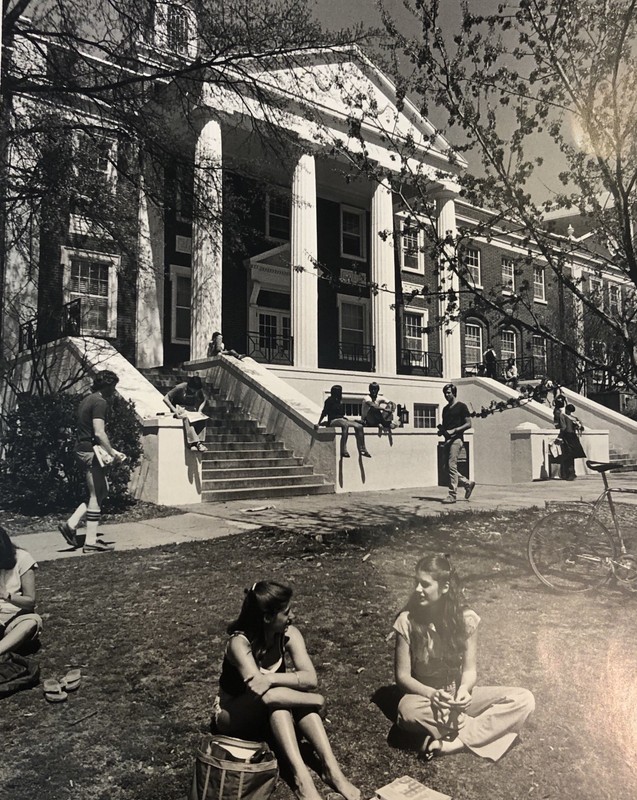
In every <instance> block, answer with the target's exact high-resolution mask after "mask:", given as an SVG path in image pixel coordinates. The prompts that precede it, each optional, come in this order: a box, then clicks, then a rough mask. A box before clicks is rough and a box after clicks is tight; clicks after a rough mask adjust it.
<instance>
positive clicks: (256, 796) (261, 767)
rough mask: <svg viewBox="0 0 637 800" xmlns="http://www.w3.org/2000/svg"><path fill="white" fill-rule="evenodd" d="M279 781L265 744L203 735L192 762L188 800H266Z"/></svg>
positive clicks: (276, 770) (277, 768) (277, 772)
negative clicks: (193, 765) (193, 764)
mask: <svg viewBox="0 0 637 800" xmlns="http://www.w3.org/2000/svg"><path fill="white" fill-rule="evenodd" d="M278 777H279V765H278V764H277V760H276V757H275V755H274V753H273V752H272V751H271V750H270V748H269V747H268V745H267V744H266V742H251V741H248V740H247V739H235V738H234V737H232V736H223V735H221V734H217V733H213V734H206V735H205V736H202V738H201V742H200V743H199V748H198V750H197V755H196V758H195V769H194V774H193V777H192V786H191V790H190V800H268V798H269V797H270V795H271V794H272V792H273V791H274V788H275V786H276V783H277V780H278Z"/></svg>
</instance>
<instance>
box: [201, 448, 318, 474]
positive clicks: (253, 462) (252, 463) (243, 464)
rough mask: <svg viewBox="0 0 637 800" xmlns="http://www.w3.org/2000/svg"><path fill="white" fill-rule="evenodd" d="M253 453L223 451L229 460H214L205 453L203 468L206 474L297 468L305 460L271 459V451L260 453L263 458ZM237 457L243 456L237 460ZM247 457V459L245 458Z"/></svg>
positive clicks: (249, 451)
mask: <svg viewBox="0 0 637 800" xmlns="http://www.w3.org/2000/svg"><path fill="white" fill-rule="evenodd" d="M253 452H254V451H251V450H246V451H245V452H244V451H241V450H236V451H234V452H228V451H225V450H224V451H223V454H224V455H225V456H227V458H217V457H215V458H212V457H211V456H212V455H213V454H212V453H211V452H210V451H208V452H207V453H203V455H202V461H201V466H202V469H203V471H204V472H206V471H207V470H209V469H242V470H243V469H252V468H253V467H297V466H302V464H303V459H302V458H299V457H298V456H279V457H275V458H270V455H271V451H270V450H263V451H258V452H262V453H263V456H262V457H261V458H256V457H253ZM214 453H215V454H217V455H218V454H219V451H218V450H216V451H214ZM237 456H241V457H240V458H237ZM243 456H245V458H244V457H243Z"/></svg>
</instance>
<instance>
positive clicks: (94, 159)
mask: <svg viewBox="0 0 637 800" xmlns="http://www.w3.org/2000/svg"><path fill="white" fill-rule="evenodd" d="M116 159H117V140H116V139H114V138H112V137H110V136H105V135H104V134H101V133H93V132H89V131H81V132H80V133H79V134H78V138H77V158H76V162H75V169H76V170H77V174H78V175H79V177H80V178H82V179H88V180H91V179H92V180H95V179H96V178H97V179H101V180H104V181H114V180H115V178H116V175H117V171H116Z"/></svg>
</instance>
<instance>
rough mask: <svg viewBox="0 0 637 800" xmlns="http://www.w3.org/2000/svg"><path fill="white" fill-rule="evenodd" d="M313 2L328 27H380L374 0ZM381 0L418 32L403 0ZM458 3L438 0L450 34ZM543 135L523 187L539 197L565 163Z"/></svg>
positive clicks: (492, 8)
mask: <svg viewBox="0 0 637 800" xmlns="http://www.w3.org/2000/svg"><path fill="white" fill-rule="evenodd" d="M501 2H502V0H470V8H471V11H472V12H473V13H475V14H481V13H495V12H496V11H497V8H498V5H499V4H500V3H501ZM314 4H315V5H314V9H315V15H316V17H317V19H318V20H319V21H320V22H321V23H322V24H323V25H324V26H325V27H326V28H328V29H331V30H339V29H341V28H347V27H350V26H353V25H356V24H357V23H363V25H365V26H366V27H370V28H373V27H375V26H377V27H380V15H379V13H378V9H377V4H376V0H314ZM383 4H384V6H385V8H386V9H387V10H388V11H389V12H390V13H391V15H392V17H393V18H394V20H395V21H396V23H397V24H398V26H399V28H400V29H401V30H404V31H405V32H406V33H412V34H415V33H416V32H417V28H415V27H414V22H413V21H414V17H413V15H412V14H411V13H410V12H409V11H407V9H405V6H404V3H403V0H383ZM460 4H461V0H441V2H440V24H441V26H442V28H443V30H445V29H446V30H448V31H449V34H450V35H452V33H453V32H454V31H455V30H456V29H457V27H458V22H459V20H460ZM437 116H438V115H436V112H435V109H432V110H431V111H430V117H429V118H430V121H431V122H432V124H433V125H435V126H441V125H443V124H444V117H443V116H442V115H440V116H439V118H437ZM512 132H513V131H511V133H512ZM542 138H543V137H538V136H534V140H533V141H529V143H528V155H529V156H531V157H534V156H535V155H539V154H542V155H543V157H544V158H545V163H544V165H543V166H542V167H541V168H538V169H537V171H536V174H535V175H534V176H533V177H532V178H531V180H530V181H529V185H528V186H527V187H526V188H527V189H528V190H529V191H530V192H531V194H532V195H533V197H534V198H535V199H536V200H538V201H542V200H544V199H547V198H548V197H550V196H551V195H552V194H553V192H554V191H563V190H564V187H563V186H562V184H561V182H560V181H559V180H558V179H557V175H558V173H559V172H560V171H561V170H562V169H563V168H564V164H563V163H562V162H561V161H558V160H557V159H556V158H552V157H551V155H550V153H549V152H548V151H549V150H550V149H552V148H549V147H548V146H547V145H548V143H547V142H546V140H544V141H543V140H542ZM556 155H557V154H556ZM476 161H477V157H476V156H475V155H474V156H473V158H472V159H471V161H470V166H472V167H476V168H477V167H478V165H477V163H475V162H476Z"/></svg>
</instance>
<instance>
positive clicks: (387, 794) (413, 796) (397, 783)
mask: <svg viewBox="0 0 637 800" xmlns="http://www.w3.org/2000/svg"><path fill="white" fill-rule="evenodd" d="M375 796H376V798H379V800H451V797H450V795H448V794H442V792H437V791H436V790H435V789H430V788H429V787H428V786H425V785H424V784H422V783H420V782H419V781H417V780H416V779H415V778H410V777H409V775H403V777H402V778H396V780H394V781H392V782H391V783H388V784H387V786H383V787H382V788H381V789H377V790H376V795H375Z"/></svg>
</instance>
